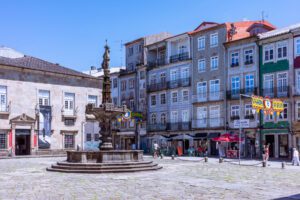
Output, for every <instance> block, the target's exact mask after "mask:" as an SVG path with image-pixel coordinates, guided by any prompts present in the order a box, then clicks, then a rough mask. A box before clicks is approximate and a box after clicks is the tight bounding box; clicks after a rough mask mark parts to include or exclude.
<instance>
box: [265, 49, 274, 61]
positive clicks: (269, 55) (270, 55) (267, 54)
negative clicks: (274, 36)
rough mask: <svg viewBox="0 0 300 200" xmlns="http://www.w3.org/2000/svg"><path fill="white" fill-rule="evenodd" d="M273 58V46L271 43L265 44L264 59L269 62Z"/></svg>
mask: <svg viewBox="0 0 300 200" xmlns="http://www.w3.org/2000/svg"><path fill="white" fill-rule="evenodd" d="M273 59H274V48H273V45H267V46H265V47H264V61H265V62H270V61H272V60H273Z"/></svg>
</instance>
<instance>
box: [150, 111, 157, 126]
mask: <svg viewBox="0 0 300 200" xmlns="http://www.w3.org/2000/svg"><path fill="white" fill-rule="evenodd" d="M151 124H156V114H155V113H152V114H151Z"/></svg>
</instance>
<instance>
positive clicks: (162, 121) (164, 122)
mask: <svg viewBox="0 0 300 200" xmlns="http://www.w3.org/2000/svg"><path fill="white" fill-rule="evenodd" d="M160 122H161V123H162V124H166V123H167V117H166V114H165V113H162V114H161V115H160Z"/></svg>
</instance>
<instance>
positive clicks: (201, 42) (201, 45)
mask: <svg viewBox="0 0 300 200" xmlns="http://www.w3.org/2000/svg"><path fill="white" fill-rule="evenodd" d="M202 49H205V36H202V37H199V38H198V50H202Z"/></svg>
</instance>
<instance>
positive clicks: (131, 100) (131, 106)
mask: <svg viewBox="0 0 300 200" xmlns="http://www.w3.org/2000/svg"><path fill="white" fill-rule="evenodd" d="M129 107H130V109H131V110H134V99H130V100H129Z"/></svg>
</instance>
